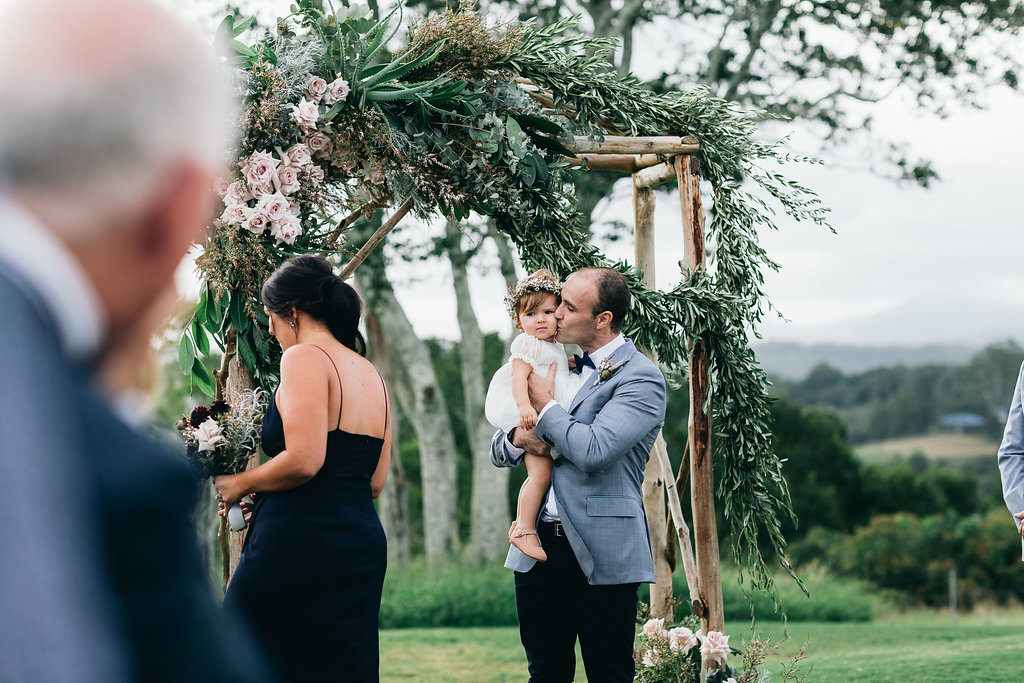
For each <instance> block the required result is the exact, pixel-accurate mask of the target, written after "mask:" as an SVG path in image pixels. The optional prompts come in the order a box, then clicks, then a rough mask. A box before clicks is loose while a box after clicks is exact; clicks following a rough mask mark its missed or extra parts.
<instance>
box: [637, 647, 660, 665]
mask: <svg viewBox="0 0 1024 683" xmlns="http://www.w3.org/2000/svg"><path fill="white" fill-rule="evenodd" d="M640 663H641V664H643V665H644V666H646V667H652V666H655V665H656V664H657V663H658V653H657V652H655V651H654V650H648V651H647V652H645V653H644V656H643V659H641V660H640Z"/></svg>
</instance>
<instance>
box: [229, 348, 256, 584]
mask: <svg viewBox="0 0 1024 683" xmlns="http://www.w3.org/2000/svg"><path fill="white" fill-rule="evenodd" d="M225 353H227V351H225ZM227 368H228V373H227V379H226V381H225V383H224V400H226V401H227V402H228V403H234V402H235V401H236V400H238V396H239V394H241V393H242V392H243V391H252V390H253V389H255V388H256V379H255V378H254V377H253V376H252V373H251V372H249V368H247V367H245V363H243V362H242V359H241V358H239V357H238V354H232V356H231V358H230V359H229V360H228V363H227ZM259 464H260V453H259V451H258V450H257V451H256V452H254V453H250V454H249V462H248V464H246V466H245V469H247V470H248V469H252V468H253V467H256V466H257V465H259ZM245 533H246V529H242V530H241V531H231V530H230V529H229V528H228V522H227V518H226V517H221V522H220V547H221V553H222V554H223V553H224V551H225V550H226V551H227V554H226V555H222V558H221V561H222V566H223V568H224V589H225V590H227V587H228V581H230V580H231V575H232V574H234V573H235V567H237V566H238V560H239V559H240V558H241V556H242V544H243V543H244V542H245Z"/></svg>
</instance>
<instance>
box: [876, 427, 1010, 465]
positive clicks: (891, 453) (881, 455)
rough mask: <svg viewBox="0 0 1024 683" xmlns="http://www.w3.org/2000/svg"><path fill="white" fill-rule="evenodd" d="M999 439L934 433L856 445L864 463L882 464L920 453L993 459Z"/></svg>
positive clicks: (934, 457) (931, 457)
mask: <svg viewBox="0 0 1024 683" xmlns="http://www.w3.org/2000/svg"><path fill="white" fill-rule="evenodd" d="M998 448H999V442H998V441H993V440H991V439H988V438H984V437H981V436H975V435H972V434H951V433H937V434H924V435H921V436H910V437H906V438H903V439H890V440H888V441H873V442H871V443H866V444H863V445H861V446H858V447H857V448H856V453H857V457H859V458H860V459H861V461H863V462H865V463H869V464H871V463H880V464H884V463H887V462H891V461H892V460H894V459H896V458H898V457H904V458H905V457H908V456H910V455H913V454H914V453H923V454H924V456H925V457H926V458H928V459H929V460H950V459H957V458H974V457H986V458H992V459H993V460H994V459H995V453H996V450H997V449H998Z"/></svg>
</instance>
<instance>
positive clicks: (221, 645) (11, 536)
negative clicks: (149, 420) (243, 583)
mask: <svg viewBox="0 0 1024 683" xmlns="http://www.w3.org/2000/svg"><path fill="white" fill-rule="evenodd" d="M0 310H2V311H3V316H4V320H3V323H0V376H2V377H3V390H2V391H0V438H2V441H0V443H2V448H0V605H2V607H0V633H2V634H3V638H0V680H4V681H41V682H46V681H61V682H63V681H74V682H76V683H86V682H89V683H91V682H93V681H95V682H96V683H117V682H119V681H168V682H171V681H186V680H188V681H217V682H218V683H223V681H225V680H227V681H239V682H241V681H245V682H246V683H252V682H253V681H263V680H267V677H266V675H265V674H264V673H263V672H262V670H261V668H262V667H261V666H260V662H261V656H260V654H259V653H258V652H256V651H255V649H254V648H252V647H251V646H250V644H249V642H248V640H247V639H245V638H243V637H241V636H242V632H243V628H242V627H241V625H239V624H236V623H234V622H230V623H229V622H228V621H227V620H225V619H222V616H221V614H220V610H219V609H218V608H217V606H216V604H215V603H214V600H213V595H212V591H211V589H210V587H209V585H208V584H207V583H206V580H205V573H204V570H203V567H202V566H201V562H200V555H199V551H198V548H197V546H196V539H195V533H194V531H193V529H192V526H191V524H190V522H189V513H190V512H191V510H192V509H193V507H194V505H195V492H196V483H195V482H194V480H192V478H191V476H190V475H189V474H188V472H187V468H186V467H185V465H184V458H183V457H180V456H178V455H176V454H173V453H167V452H165V451H163V450H162V449H161V448H159V447H158V446H157V445H156V444H154V443H153V442H152V441H151V440H149V439H147V438H145V437H143V436H142V435H140V434H139V433H137V432H135V431H134V430H133V429H131V428H129V427H128V426H127V425H126V424H125V423H124V422H122V421H121V420H120V419H119V418H118V417H117V416H116V415H115V414H114V413H113V412H112V411H111V410H110V409H109V407H108V406H107V404H106V403H105V402H104V401H103V400H102V399H101V398H100V397H98V396H97V395H96V394H95V393H94V391H93V389H92V386H91V383H92V382H91V378H90V376H89V373H88V372H87V369H86V368H83V367H79V366H77V365H75V364H74V363H73V362H71V361H70V360H69V359H68V358H67V357H66V356H65V355H64V352H63V351H62V349H61V346H60V344H59V343H58V336H57V327H56V325H55V324H54V321H53V319H52V318H51V317H50V314H49V311H48V310H47V309H46V307H45V305H43V303H42V301H41V300H40V299H38V298H37V297H34V296H33V295H32V292H31V291H29V290H27V289H26V287H25V285H24V283H22V282H20V281H19V280H18V278H17V276H16V275H15V274H14V273H12V272H11V270H10V269H9V267H7V266H5V265H4V264H3V263H2V262H0ZM250 658H255V659H250Z"/></svg>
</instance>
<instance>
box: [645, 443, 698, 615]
mask: <svg viewBox="0 0 1024 683" xmlns="http://www.w3.org/2000/svg"><path fill="white" fill-rule="evenodd" d="M651 460H655V461H657V463H658V466H659V467H660V468H661V478H662V481H664V482H665V497H666V498H667V499H668V511H669V516H670V517H671V518H672V523H673V525H675V529H676V538H677V539H678V541H679V552H680V554H681V555H682V556H683V557H682V560H683V575H684V576H685V577H686V588H687V590H688V592H689V594H690V608H691V609H692V610H693V613H694V614H696V615H697V616H698V617H700V616H703V613H702V612H701V610H702V609H703V603H701V599H700V591H699V590H697V565H696V563H695V561H694V559H693V545H692V544H691V543H690V527H689V526H688V525H687V524H686V518H685V517H683V505H682V503H681V502H680V500H679V481H678V480H677V479H676V477H674V476H673V475H672V461H671V460H670V459H669V457H668V446H667V445H666V443H665V437H664V436H662V435H661V434H659V435H658V438H657V440H656V441H655V442H654V448H653V449H651ZM688 460H689V457H688V455H687V453H686V452H685V451H684V453H683V462H684V463H686V462H687V461H688Z"/></svg>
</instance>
